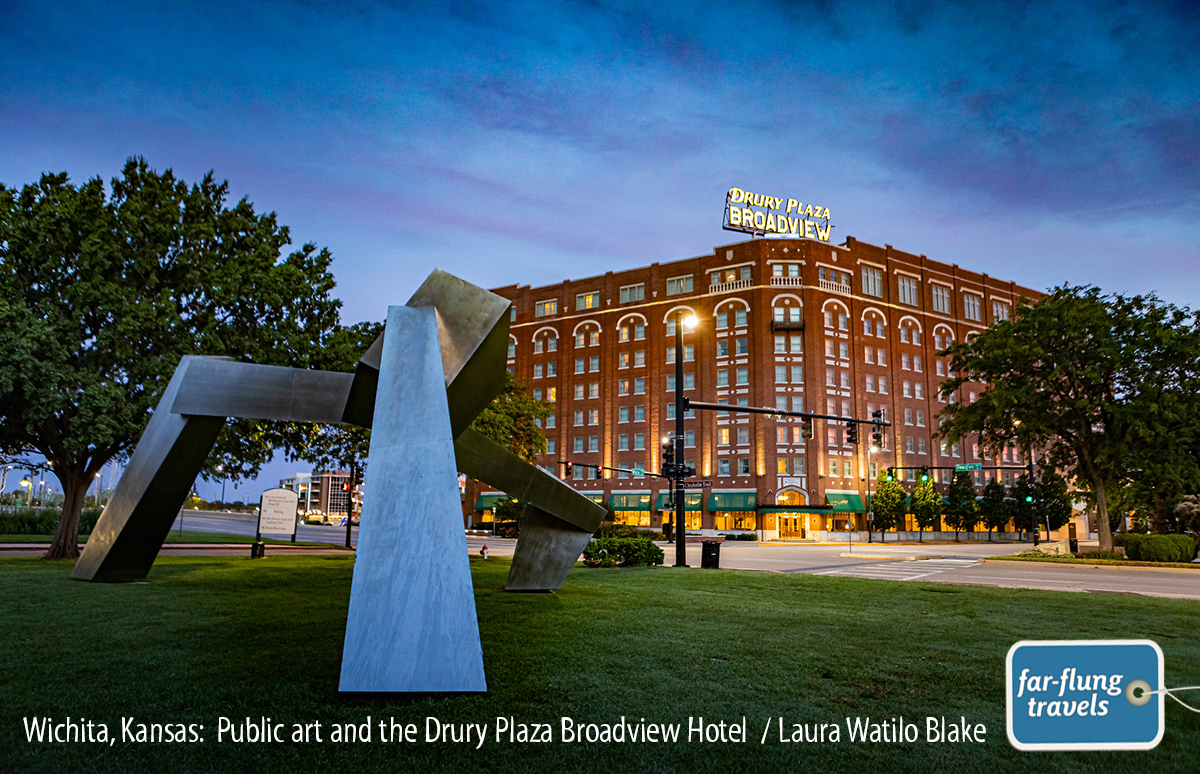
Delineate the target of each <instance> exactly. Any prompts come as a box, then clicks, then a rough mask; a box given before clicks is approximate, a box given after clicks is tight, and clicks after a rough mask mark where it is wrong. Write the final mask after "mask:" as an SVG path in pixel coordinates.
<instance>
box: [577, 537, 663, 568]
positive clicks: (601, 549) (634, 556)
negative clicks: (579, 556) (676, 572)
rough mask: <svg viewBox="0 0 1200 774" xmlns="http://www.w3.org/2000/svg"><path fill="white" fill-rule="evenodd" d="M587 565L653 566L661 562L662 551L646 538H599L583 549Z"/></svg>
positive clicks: (584, 561) (584, 560)
mask: <svg viewBox="0 0 1200 774" xmlns="http://www.w3.org/2000/svg"><path fill="white" fill-rule="evenodd" d="M583 563H584V564H586V565H587V566H588V567H637V566H639V565H643V564H644V565H648V566H650V567H653V566H654V565H656V564H662V563H663V551H662V549H661V548H659V547H658V546H656V545H654V543H653V542H652V541H650V540H648V539H646V538H600V539H598V540H593V541H592V542H590V543H588V544H587V548H585V549H583Z"/></svg>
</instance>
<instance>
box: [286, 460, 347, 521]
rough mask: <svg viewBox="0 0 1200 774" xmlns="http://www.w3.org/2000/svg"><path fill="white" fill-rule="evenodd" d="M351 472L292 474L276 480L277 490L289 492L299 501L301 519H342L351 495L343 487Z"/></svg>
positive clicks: (319, 471) (322, 471)
mask: <svg viewBox="0 0 1200 774" xmlns="http://www.w3.org/2000/svg"><path fill="white" fill-rule="evenodd" d="M349 481H350V473H349V471H345V470H315V471H313V472H312V473H295V474H293V475H291V476H288V477H287V478H284V479H281V480H280V481H279V488H280V489H289V490H291V491H293V492H295V493H296V495H297V496H298V497H299V498H300V502H299V509H300V514H301V516H302V517H303V516H307V515H310V514H311V515H313V516H326V517H338V518H341V517H343V516H345V515H346V514H347V513H348V512H349V510H350V493H349V492H347V491H346V490H345V484H347V483H349Z"/></svg>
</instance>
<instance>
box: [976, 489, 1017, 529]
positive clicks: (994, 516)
mask: <svg viewBox="0 0 1200 774" xmlns="http://www.w3.org/2000/svg"><path fill="white" fill-rule="evenodd" d="M979 515H980V517H981V518H982V521H983V525H984V526H985V527H987V529H988V540H991V533H992V531H993V530H998V529H1004V527H1005V526H1007V525H1008V520H1009V519H1010V518H1011V516H1010V515H1009V507H1008V503H1007V502H1006V501H1005V497H1004V484H1002V483H1000V481H999V480H998V479H995V478H993V479H992V480H990V481H988V483H987V486H985V487H984V488H983V495H982V496H981V497H980V499H979Z"/></svg>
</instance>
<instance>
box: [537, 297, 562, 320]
mask: <svg viewBox="0 0 1200 774" xmlns="http://www.w3.org/2000/svg"><path fill="white" fill-rule="evenodd" d="M554 314H558V301H557V300H555V301H538V302H537V303H536V304H534V305H533V316H534V317H549V316H550V315H554Z"/></svg>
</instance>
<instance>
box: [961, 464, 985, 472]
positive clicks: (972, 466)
mask: <svg viewBox="0 0 1200 774" xmlns="http://www.w3.org/2000/svg"><path fill="white" fill-rule="evenodd" d="M982 469H983V466H982V465H981V464H980V463H978V462H968V463H967V464H966V465H955V466H954V472H955V473H958V472H959V471H963V470H965V471H967V472H968V473H970V472H971V471H973V470H982Z"/></svg>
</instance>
